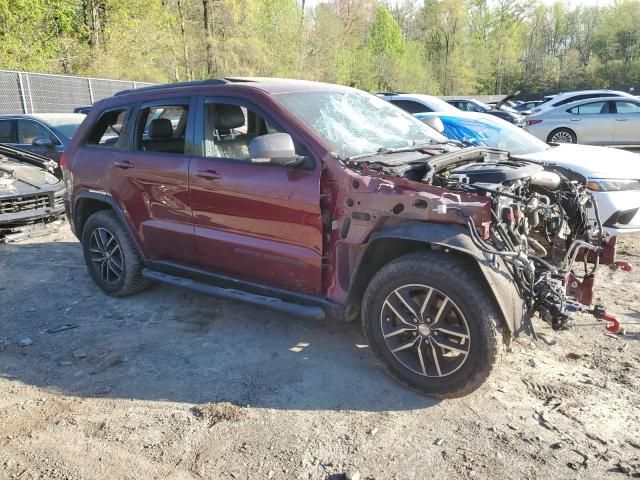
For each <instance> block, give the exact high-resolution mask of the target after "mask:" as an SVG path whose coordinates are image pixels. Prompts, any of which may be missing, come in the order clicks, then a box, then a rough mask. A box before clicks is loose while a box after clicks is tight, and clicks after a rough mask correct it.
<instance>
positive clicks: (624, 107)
mask: <svg viewBox="0 0 640 480" xmlns="http://www.w3.org/2000/svg"><path fill="white" fill-rule="evenodd" d="M613 103H614V104H615V113H614V114H613V116H614V119H615V123H614V143H619V144H623V145H624V144H626V145H638V144H640V102H636V101H634V100H616V101H615V102H613Z"/></svg>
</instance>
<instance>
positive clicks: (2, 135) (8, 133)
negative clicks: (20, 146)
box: [0, 120, 16, 143]
mask: <svg viewBox="0 0 640 480" xmlns="http://www.w3.org/2000/svg"><path fill="white" fill-rule="evenodd" d="M14 124H15V122H14V121H13V120H0V143H16V137H15V134H14V131H13V126H14Z"/></svg>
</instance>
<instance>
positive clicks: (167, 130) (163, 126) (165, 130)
mask: <svg viewBox="0 0 640 480" xmlns="http://www.w3.org/2000/svg"><path fill="white" fill-rule="evenodd" d="M145 150H148V151H151V152H165V153H184V140H183V139H181V138H174V136H173V125H171V120H169V119H168V118H156V119H155V120H151V123H150V124H149V140H147V141H146V142H145Z"/></svg>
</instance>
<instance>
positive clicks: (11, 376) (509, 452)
mask: <svg viewBox="0 0 640 480" xmlns="http://www.w3.org/2000/svg"><path fill="white" fill-rule="evenodd" d="M638 240H640V237H637V236H636V237H628V238H626V239H624V240H623V241H622V242H621V243H622V244H621V249H620V250H621V251H622V252H621V253H622V255H621V257H622V258H624V259H626V260H629V261H631V262H633V263H636V264H637V265H638V267H640V244H639V243H638ZM639 280H640V270H635V271H634V272H632V273H623V272H611V271H610V270H608V269H602V270H601V272H600V274H599V287H600V288H599V294H600V295H601V297H602V300H604V302H605V303H606V304H607V306H608V307H609V309H610V310H612V311H613V312H615V313H617V314H619V316H620V318H621V320H622V321H624V322H640V313H638V310H639V308H640V307H639V306H640V288H639V287H638V281H639ZM0 299H1V302H2V307H1V308H2V309H1V310H0V312H1V313H0V317H1V323H0V478H2V479H4V478H9V479H12V478H20V479H31V478H43V479H90V478H91V479H95V478H108V479H129V478H130V479H136V480H139V479H143V478H144V479H146V478H164V479H189V478H211V479H258V478H274V479H297V478H302V479H323V480H324V479H332V480H337V479H342V478H344V477H343V474H345V473H346V474H347V475H346V478H360V479H362V480H364V479H374V478H375V479H424V478H435V477H440V476H442V477H443V478H445V476H446V478H448V479H450V478H468V477H469V476H476V477H478V478H486V477H495V478H597V479H601V478H609V477H611V478H623V477H624V476H625V475H635V476H636V477H638V476H640V408H639V406H640V376H639V374H638V366H639V365H640V333H639V332H640V325H637V324H630V325H628V326H627V327H626V335H624V336H606V335H605V334H604V329H603V328H602V327H593V326H587V327H583V328H575V329H573V330H571V331H568V332H561V333H557V332H553V331H551V330H550V329H548V328H545V327H543V326H541V325H540V326H539V327H538V331H539V332H540V333H542V334H543V337H544V341H539V342H538V343H537V344H534V343H532V342H531V341H530V340H529V339H528V338H522V339H520V340H518V341H517V342H516V343H515V344H514V348H513V350H514V351H513V352H512V353H511V354H509V355H507V357H506V360H505V361H504V363H503V365H502V366H501V368H500V369H499V370H498V372H497V373H496V374H495V375H493V376H492V377H491V379H490V381H489V383H488V384H487V385H486V386H485V387H484V388H482V389H481V390H480V391H479V392H476V393H475V394H474V395H471V396H469V397H467V398H464V399H461V400H456V401H445V402H436V401H433V400H429V399H427V398H423V397H421V396H419V395H417V394H414V393H412V392H409V391H407V390H404V389H403V388H401V387H399V386H398V385H396V384H395V383H394V382H393V381H391V380H389V379H388V378H387V377H386V376H385V374H384V373H383V370H382V368H381V367H380V365H378V364H377V363H376V361H375V360H374V358H373V357H372V355H371V354H370V352H369V351H368V348H367V347H366V345H364V340H363V338H362V336H361V333H360V330H359V327H358V325H345V324H339V323H327V322H311V321H307V320H300V319H296V318H292V317H288V316H285V315H280V314H275V313H271V312H267V311H263V310H260V309H257V308H251V307H247V306H243V305H239V304H234V303H229V302H225V301H220V300H217V299H214V298H209V297H205V296H199V295H196V294H192V293H187V292H184V291H179V290H173V289H170V288H168V287H161V286H158V287H155V288H153V289H151V290H150V291H147V292H145V293H143V294H140V295H138V296H135V297H130V298H126V299H112V298H109V297H107V296H105V295H103V294H102V293H101V292H100V291H98V289H97V287H96V286H94V284H93V282H92V281H91V280H90V279H89V276H88V274H87V272H86V270H85V266H84V263H83V260H82V256H81V252H80V247H79V245H78V243H77V241H76V240H75V239H74V237H73V236H72V235H71V233H70V232H69V230H68V228H67V227H66V225H65V226H63V228H62V229H61V230H60V232H59V233H55V234H51V235H48V236H46V237H41V238H37V239H33V240H31V241H28V242H24V243H20V244H13V245H0ZM577 322H582V323H591V322H592V320H590V319H588V318H586V317H581V318H578V319H577ZM65 325H66V326H67V327H74V328H71V329H65ZM21 345H23V346H21Z"/></svg>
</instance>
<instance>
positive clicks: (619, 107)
mask: <svg viewBox="0 0 640 480" xmlns="http://www.w3.org/2000/svg"><path fill="white" fill-rule="evenodd" d="M616 112H618V113H640V104H638V103H636V102H629V101H616Z"/></svg>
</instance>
